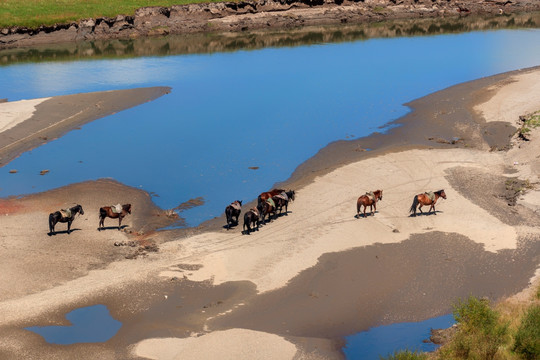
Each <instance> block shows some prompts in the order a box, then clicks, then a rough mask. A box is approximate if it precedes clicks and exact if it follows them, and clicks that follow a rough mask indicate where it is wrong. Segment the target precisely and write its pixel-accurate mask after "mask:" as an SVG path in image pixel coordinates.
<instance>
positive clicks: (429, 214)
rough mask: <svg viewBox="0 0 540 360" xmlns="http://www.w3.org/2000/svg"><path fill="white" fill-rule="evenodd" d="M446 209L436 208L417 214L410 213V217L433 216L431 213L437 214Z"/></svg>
mask: <svg viewBox="0 0 540 360" xmlns="http://www.w3.org/2000/svg"><path fill="white" fill-rule="evenodd" d="M442 212H444V211H440V210H435V211H431V212H417V213H416V214H410V215H409V217H417V216H431V215H437V213H442Z"/></svg>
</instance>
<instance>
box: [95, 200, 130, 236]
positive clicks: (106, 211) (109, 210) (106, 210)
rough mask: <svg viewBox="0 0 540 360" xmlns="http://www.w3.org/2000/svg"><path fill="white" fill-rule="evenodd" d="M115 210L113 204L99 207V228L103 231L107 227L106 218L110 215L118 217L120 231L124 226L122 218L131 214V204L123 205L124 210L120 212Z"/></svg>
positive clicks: (113, 217) (112, 217)
mask: <svg viewBox="0 0 540 360" xmlns="http://www.w3.org/2000/svg"><path fill="white" fill-rule="evenodd" d="M118 210H119V209H117V211H116V212H115V211H113V207H112V206H104V207H101V208H99V225H98V230H99V231H101V230H102V229H103V228H105V218H106V217H110V218H111V219H116V218H118V231H120V229H121V228H122V219H124V217H126V215H127V214H131V204H125V205H122V210H120V211H119V212H118Z"/></svg>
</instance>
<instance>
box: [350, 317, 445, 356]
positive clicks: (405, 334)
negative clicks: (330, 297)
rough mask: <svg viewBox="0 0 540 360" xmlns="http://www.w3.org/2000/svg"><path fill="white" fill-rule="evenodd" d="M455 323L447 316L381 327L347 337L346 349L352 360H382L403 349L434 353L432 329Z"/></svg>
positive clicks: (443, 327)
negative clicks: (431, 338) (431, 336)
mask: <svg viewBox="0 0 540 360" xmlns="http://www.w3.org/2000/svg"><path fill="white" fill-rule="evenodd" d="M454 323H455V321H454V316H453V315H444V316H439V317H436V318H432V319H428V320H425V321H420V322H408V323H398V324H392V325H385V326H379V327H375V328H372V329H369V330H368V331H363V332H361V333H358V334H354V335H351V336H348V337H346V339H345V340H346V341H347V344H346V345H345V347H344V348H343V352H344V353H345V357H346V358H347V359H349V360H357V359H358V360H359V359H361V360H379V359H380V358H381V357H384V356H388V355H390V354H393V353H394V352H396V351H400V350H407V349H408V350H410V351H422V352H431V351H435V350H436V349H437V347H438V346H437V345H435V344H433V343H432V342H424V340H428V339H429V337H430V331H431V329H446V328H448V327H450V326H452V325H453V324H454Z"/></svg>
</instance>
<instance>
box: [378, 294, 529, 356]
mask: <svg viewBox="0 0 540 360" xmlns="http://www.w3.org/2000/svg"><path fill="white" fill-rule="evenodd" d="M454 318H455V319H456V322H457V331H456V332H455V333H454V335H453V336H452V337H451V340H450V341H449V342H448V343H447V344H445V345H443V346H442V347H440V348H439V349H438V350H437V351H436V352H434V353H416V352H414V353H413V352H411V351H409V350H406V351H401V352H396V353H394V354H393V355H391V356H389V357H386V358H384V359H386V360H424V359H425V360H427V359H429V360H465V359H467V360H536V359H540V287H537V288H536V289H535V291H533V294H532V296H531V299H530V300H528V301H525V302H523V301H522V302H515V301H514V302H513V301H506V302H502V303H500V304H498V305H497V306H496V307H492V306H490V304H489V302H488V301H487V300H485V299H478V298H476V297H474V296H471V297H469V298H468V299H467V300H466V301H462V300H459V301H458V302H457V303H456V304H455V306H454Z"/></svg>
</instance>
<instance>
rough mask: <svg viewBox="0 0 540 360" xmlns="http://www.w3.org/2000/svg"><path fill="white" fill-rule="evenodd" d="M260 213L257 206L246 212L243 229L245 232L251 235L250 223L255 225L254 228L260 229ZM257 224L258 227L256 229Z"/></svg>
mask: <svg viewBox="0 0 540 360" xmlns="http://www.w3.org/2000/svg"><path fill="white" fill-rule="evenodd" d="M259 215H260V214H259V210H257V208H251V209H249V211H248V212H247V213H245V214H244V226H243V227H242V230H243V232H244V233H245V234H247V235H249V233H250V232H251V227H250V225H252V226H253V230H257V231H259ZM255 225H257V229H255ZM246 227H247V231H246Z"/></svg>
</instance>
